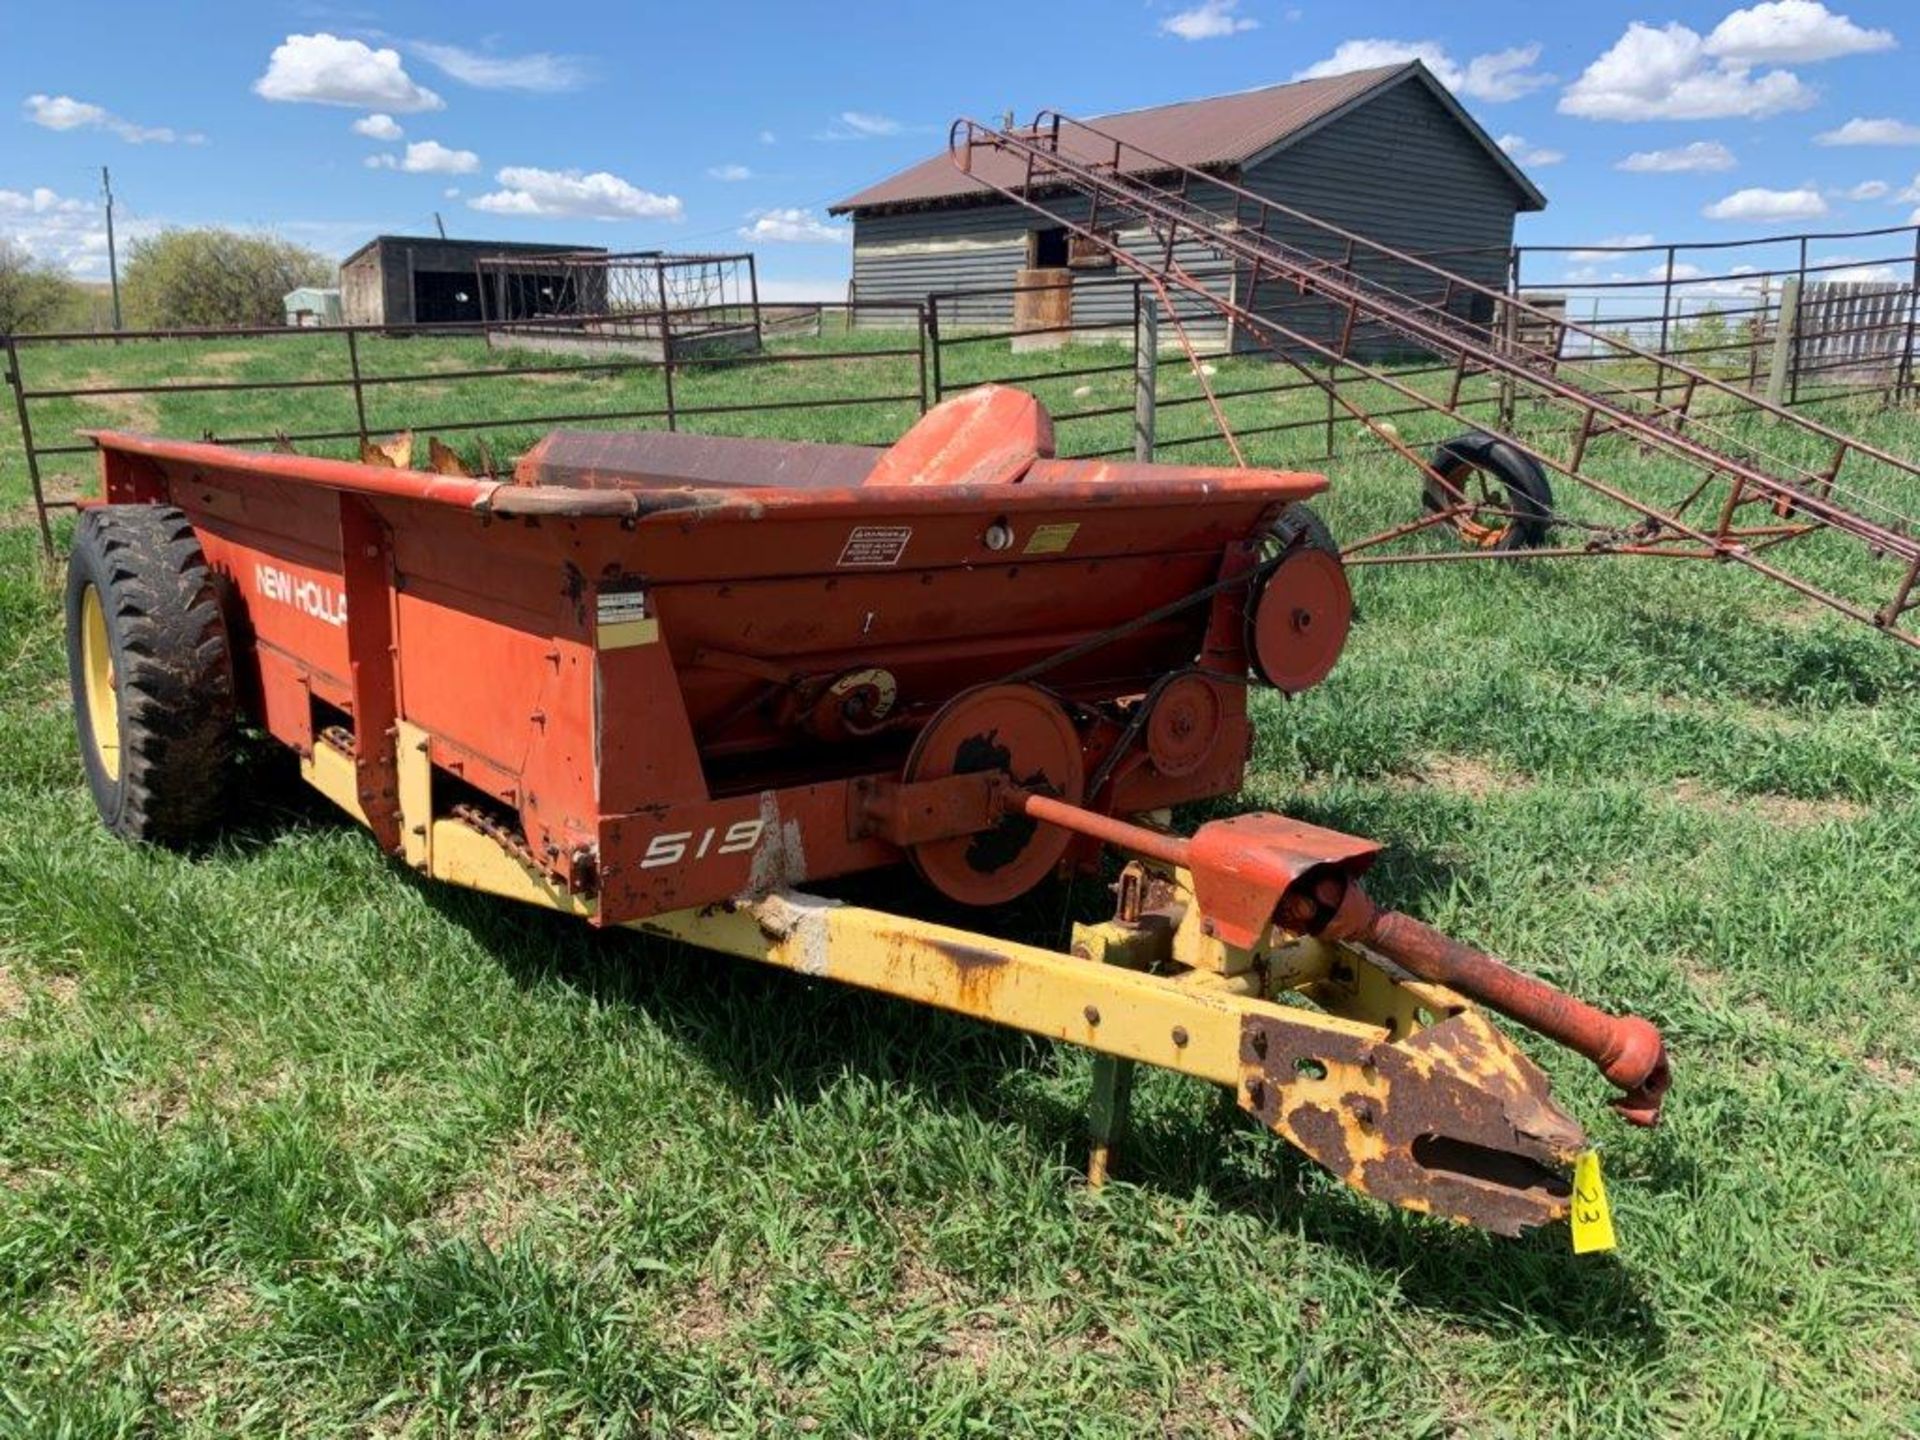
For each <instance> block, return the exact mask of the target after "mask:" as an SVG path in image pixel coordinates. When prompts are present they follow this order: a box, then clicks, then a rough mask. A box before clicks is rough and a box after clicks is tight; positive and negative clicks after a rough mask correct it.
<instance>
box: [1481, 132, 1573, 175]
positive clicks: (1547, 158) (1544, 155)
mask: <svg viewBox="0 0 1920 1440" xmlns="http://www.w3.org/2000/svg"><path fill="white" fill-rule="evenodd" d="M1493 143H1494V144H1496V145H1498V146H1499V147H1500V148H1501V149H1502V150H1504V151H1506V152H1507V154H1508V155H1509V156H1511V157H1512V159H1513V163H1514V164H1516V165H1531V166H1533V168H1534V169H1536V170H1538V169H1539V168H1540V167H1541V166H1543V165H1558V164H1559V163H1560V162H1561V161H1562V160H1564V159H1566V158H1567V152H1566V151H1564V150H1551V149H1549V148H1548V147H1546V146H1545V145H1531V144H1528V143H1527V137H1526V136H1524V135H1502V136H1501V137H1500V138H1499V139H1498V140H1496V141H1494V142H1493Z"/></svg>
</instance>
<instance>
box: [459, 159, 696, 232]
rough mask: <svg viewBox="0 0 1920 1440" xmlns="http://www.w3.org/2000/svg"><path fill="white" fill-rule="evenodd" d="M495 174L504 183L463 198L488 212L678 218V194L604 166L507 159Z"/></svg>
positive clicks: (680, 214)
mask: <svg viewBox="0 0 1920 1440" xmlns="http://www.w3.org/2000/svg"><path fill="white" fill-rule="evenodd" d="M494 179H495V180H497V181H498V182H499V183H500V185H501V186H502V187H503V188H501V189H499V190H494V191H490V192H489V193H487V194H485V195H476V196H475V197H474V198H473V199H471V200H469V201H468V202H467V204H468V205H470V206H472V207H473V208H474V209H475V210H485V211H487V212H488V213H489V214H493V215H564V216H570V217H574V218H577V219H584V220H682V219H684V218H685V217H686V209H685V207H684V206H682V205H681V203H680V197H679V196H677V195H656V194H654V193H653V192H652V191H651V190H642V189H640V188H639V187H638V186H637V185H632V184H629V183H628V182H627V181H625V180H622V179H621V178H620V177H619V176H618V175H610V174H608V173H607V172H606V171H604V170H595V171H593V172H592V173H591V174H585V173H582V172H581V171H579V170H542V169H540V168H538V167H537V166H532V165H508V166H506V167H505V168H504V169H502V170H500V171H498V172H497V173H496V174H495V176H494Z"/></svg>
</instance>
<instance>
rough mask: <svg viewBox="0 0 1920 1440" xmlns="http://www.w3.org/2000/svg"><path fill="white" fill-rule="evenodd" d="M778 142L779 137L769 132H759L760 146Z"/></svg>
mask: <svg viewBox="0 0 1920 1440" xmlns="http://www.w3.org/2000/svg"><path fill="white" fill-rule="evenodd" d="M779 140H780V137H779V136H778V135H776V134H774V133H773V132H772V131H771V130H762V131H761V132H760V143H761V144H762V145H774V144H778V143H779Z"/></svg>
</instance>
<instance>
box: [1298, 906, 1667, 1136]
mask: <svg viewBox="0 0 1920 1440" xmlns="http://www.w3.org/2000/svg"><path fill="white" fill-rule="evenodd" d="M1344 892H1345V893H1344V895H1343V897H1342V899H1341V901H1340V904H1339V908H1338V910H1337V912H1336V914H1335V916H1334V918H1333V919H1332V921H1330V922H1327V923H1324V924H1322V925H1321V926H1319V927H1318V930H1317V932H1316V933H1320V934H1325V935H1327V936H1330V937H1331V938H1333V939H1336V940H1354V941H1357V942H1359V943H1360V944H1363V945H1366V946H1367V947H1369V948H1370V949H1373V950H1377V951H1378V952H1379V953H1380V954H1382V955H1384V956H1386V957H1387V958H1388V959H1389V960H1392V961H1393V962H1394V963H1395V964H1397V965H1400V966H1402V967H1404V968H1405V969H1407V970H1408V971H1410V972H1412V973H1413V974H1415V975H1418V976H1419V977H1420V978H1421V979H1423V980H1431V981H1433V982H1434V983H1435V984H1438V985H1445V986H1447V987H1449V988H1450V989H1454V990H1458V991H1459V992H1460V993H1461V994H1463V995H1470V996H1472V997H1473V998H1474V999H1476V1000H1479V1001H1481V1002H1482V1003H1483V1004H1486V1005H1489V1006H1491V1007H1492V1008H1493V1009H1495V1010H1498V1011H1499V1012H1500V1013H1501V1014H1502V1015H1505V1016H1507V1017H1508V1018H1510V1019H1513V1020H1518V1021H1519V1022H1520V1023H1521V1024H1522V1025H1525V1026H1527V1027H1528V1028H1529V1029H1532V1030H1537V1031H1539V1032H1540V1033H1541V1034H1542V1035H1545V1036H1546V1037H1547V1038H1548V1039H1550V1040H1553V1041H1555V1042H1557V1043H1559V1044H1561V1045H1564V1046H1566V1047H1567V1048H1568V1049H1569V1050H1572V1051H1574V1052H1576V1053H1577V1054H1580V1055H1583V1056H1585V1057H1586V1058H1587V1059H1589V1060H1591V1061H1592V1062H1593V1063H1594V1065H1596V1066H1597V1067H1598V1068H1599V1070H1600V1073H1601V1074H1602V1075H1604V1076H1606V1078H1607V1080H1608V1081H1609V1082H1610V1083H1612V1084H1614V1085H1617V1086H1619V1087H1620V1089H1621V1090H1622V1091H1624V1092H1625V1093H1624V1094H1622V1095H1619V1096H1616V1097H1615V1098H1614V1099H1613V1100H1612V1101H1611V1102H1610V1103H1611V1104H1612V1105H1613V1107H1614V1108H1615V1109H1616V1110H1618V1111H1619V1112H1620V1114H1621V1115H1622V1116H1623V1117H1624V1118H1626V1119H1627V1120H1630V1121H1632V1122H1633V1123H1634V1124H1635V1125H1653V1124H1656V1123H1658V1121H1659V1119H1660V1103H1661V1101H1662V1100H1663V1099H1664V1098H1665V1096H1666V1092H1667V1089H1668V1087H1669V1086H1670V1085H1671V1084H1672V1081H1673V1075H1672V1070H1671V1067H1670V1066H1669V1065H1668V1062H1667V1050H1666V1044H1665V1042H1664V1041H1662V1039H1661V1038H1660V1032H1659V1030H1657V1029H1656V1028H1655V1027H1654V1026H1653V1024H1652V1023H1651V1022H1650V1021H1647V1020H1644V1019H1642V1018H1641V1017H1640V1016H1638V1015H1609V1014H1607V1013H1606V1012H1605V1011H1603V1010H1599V1009H1596V1008H1595V1007H1593V1006H1592V1005H1589V1004H1587V1003H1586V1002H1585V1001H1583V1000H1579V999H1576V998H1575V997H1573V996H1571V995H1569V994H1567V993H1566V992H1565V991H1563V990H1556V989H1555V988H1554V987H1553V986H1551V985H1549V984H1547V983H1546V982H1545V981H1544V980H1540V979H1537V978H1536V977H1534V976H1532V975H1525V974H1522V973H1521V972H1520V971H1518V970H1515V969H1513V968H1512V967H1511V966H1508V965H1503V964H1501V963H1500V962H1499V961H1498V960H1496V959H1494V958H1493V957H1492V956H1491V955H1488V954H1485V953H1484V952H1482V951H1479V950H1476V949H1474V948H1473V947H1472V946H1471V945H1466V944H1463V943H1462V942H1460V941H1458V940H1455V939H1452V938H1451V937H1449V936H1446V935H1442V934H1441V933H1440V932H1439V931H1438V930H1435V929H1434V928H1433V927H1432V926H1430V925H1426V924H1424V923H1422V922H1421V921H1419V920H1416V919H1414V918H1413V917H1412V916H1410V915H1404V914H1402V913H1400V912H1399V911H1397V910H1386V909H1382V908H1381V907H1380V906H1378V905H1376V904H1374V902H1373V900H1372V898H1371V897H1370V896H1369V895H1368V894H1367V893H1366V891H1365V890H1363V889H1362V888H1361V887H1360V886H1359V885H1357V884H1350V885H1347V886H1345V887H1344ZM1282 908H1283V910H1284V908H1285V902H1284V901H1283V902H1282Z"/></svg>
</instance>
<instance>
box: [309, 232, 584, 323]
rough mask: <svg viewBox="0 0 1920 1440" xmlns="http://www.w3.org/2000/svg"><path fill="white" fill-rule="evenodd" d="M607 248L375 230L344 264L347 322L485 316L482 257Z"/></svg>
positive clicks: (436, 320)
mask: <svg viewBox="0 0 1920 1440" xmlns="http://www.w3.org/2000/svg"><path fill="white" fill-rule="evenodd" d="M606 253H607V251H606V247H605V246H601V245H550V244H538V243H531V242H528V241H524V240H443V239H439V238H437V237H427V236H418V235H376V236H375V237H374V238H373V239H371V240H369V241H368V242H367V243H366V244H365V245H362V246H361V247H360V248H359V249H358V250H356V251H354V252H353V254H351V255H349V256H348V257H347V258H346V259H345V260H343V261H342V262H341V263H340V295H341V304H342V308H343V310H344V311H345V313H346V318H347V323H348V324H349V325H446V324H450V323H459V322H462V321H475V320H480V319H482V318H483V316H482V314H481V309H480V285H479V278H478V273H477V271H476V268H475V264H474V262H475V261H476V260H478V259H480V258H481V257H484V256H497V255H515V256H519V255H525V256H539V255H602V256H604V255H605V254H606ZM556 273H558V272H556Z"/></svg>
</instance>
